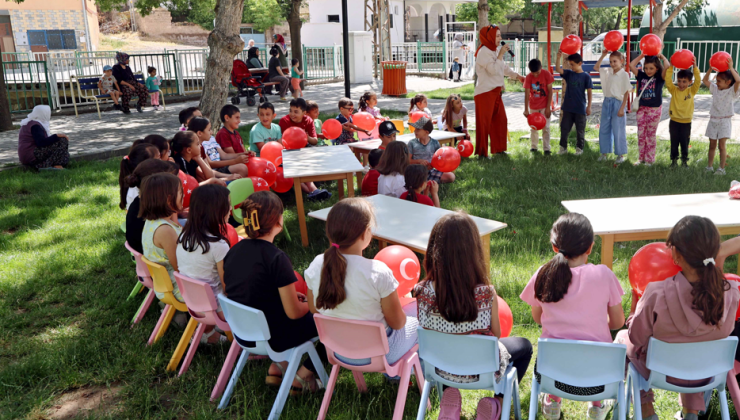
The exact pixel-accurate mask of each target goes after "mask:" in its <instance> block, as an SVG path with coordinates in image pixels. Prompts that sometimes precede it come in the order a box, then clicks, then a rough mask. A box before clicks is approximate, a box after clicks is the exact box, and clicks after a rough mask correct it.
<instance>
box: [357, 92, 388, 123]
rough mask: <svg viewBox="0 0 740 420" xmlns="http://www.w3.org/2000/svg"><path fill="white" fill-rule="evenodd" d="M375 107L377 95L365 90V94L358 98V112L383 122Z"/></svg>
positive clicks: (378, 109)
mask: <svg viewBox="0 0 740 420" xmlns="http://www.w3.org/2000/svg"><path fill="white" fill-rule="evenodd" d="M376 105H378V94H377V93H375V92H373V91H372V90H366V91H365V93H363V94H362V96H360V103H359V107H360V112H367V113H368V114H370V115H372V116H373V117H375V119H376V120H383V119H384V118H383V116H382V115H380V108H378V107H377V106H376Z"/></svg>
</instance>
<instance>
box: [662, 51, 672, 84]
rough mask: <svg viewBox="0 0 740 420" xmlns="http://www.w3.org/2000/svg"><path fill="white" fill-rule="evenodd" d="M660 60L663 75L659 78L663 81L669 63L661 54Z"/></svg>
mask: <svg viewBox="0 0 740 420" xmlns="http://www.w3.org/2000/svg"><path fill="white" fill-rule="evenodd" d="M660 59H661V60H662V61H663V73H661V75H660V76H661V77H662V78H663V80H665V76H666V74H667V73H668V67H670V65H671V62H670V61H668V59H667V58H665V56H664V55H663V54H660Z"/></svg>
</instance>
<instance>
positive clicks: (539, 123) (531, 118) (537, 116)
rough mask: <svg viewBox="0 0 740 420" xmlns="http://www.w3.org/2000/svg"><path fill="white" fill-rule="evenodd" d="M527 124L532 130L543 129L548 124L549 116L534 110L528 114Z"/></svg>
mask: <svg viewBox="0 0 740 420" xmlns="http://www.w3.org/2000/svg"><path fill="white" fill-rule="evenodd" d="M527 124H529V128H531V129H532V130H542V129H543V128H545V126H546V125H547V118H545V116H544V115H542V114H541V113H539V112H533V113H531V114H529V115H528V116H527Z"/></svg>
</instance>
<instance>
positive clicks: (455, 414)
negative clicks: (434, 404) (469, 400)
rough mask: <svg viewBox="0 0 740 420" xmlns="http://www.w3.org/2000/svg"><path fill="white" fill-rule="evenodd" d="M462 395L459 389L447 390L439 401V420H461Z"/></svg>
mask: <svg viewBox="0 0 740 420" xmlns="http://www.w3.org/2000/svg"><path fill="white" fill-rule="evenodd" d="M460 413H462V395H460V390H459V389H457V388H447V389H445V390H444V392H443V393H442V399H441V400H440V401H439V417H438V419H439V420H460Z"/></svg>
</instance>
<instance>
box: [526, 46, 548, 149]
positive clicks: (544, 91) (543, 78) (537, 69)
mask: <svg viewBox="0 0 740 420" xmlns="http://www.w3.org/2000/svg"><path fill="white" fill-rule="evenodd" d="M528 66H529V74H528V75H527V77H525V78H524V116H525V117H528V116H529V114H530V112H531V113H534V112H539V113H540V114H542V115H544V116H545V128H543V129H542V149H543V150H544V151H545V155H549V154H550V153H551V152H550V115H551V112H552V111H551V106H550V104H552V82H553V81H555V79H554V78H553V77H552V74H551V73H550V72H549V71H547V70H542V62H540V60H538V59H536V58H535V59H533V60H530V61H529V65H528ZM529 137H530V141H531V143H532V148H531V149H530V151H531V152H537V146H538V144H539V142H540V138H539V131H538V130H531V131H530V133H529Z"/></svg>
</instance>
